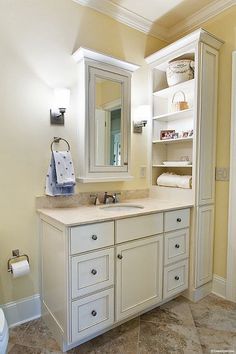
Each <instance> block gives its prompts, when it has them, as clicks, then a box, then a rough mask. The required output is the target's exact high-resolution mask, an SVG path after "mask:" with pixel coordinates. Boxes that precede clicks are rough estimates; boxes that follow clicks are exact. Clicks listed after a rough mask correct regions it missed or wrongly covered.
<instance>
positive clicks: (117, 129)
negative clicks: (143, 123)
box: [88, 67, 130, 172]
mask: <svg viewBox="0 0 236 354" xmlns="http://www.w3.org/2000/svg"><path fill="white" fill-rule="evenodd" d="M88 104H89V146H90V151H89V157H90V166H89V168H90V172H109V171H110V172H114V171H120V172H127V171H128V154H129V151H128V150H129V149H128V138H129V137H128V133H129V132H130V107H129V106H130V103H129V77H128V76H124V75H121V74H119V73H117V72H110V71H106V70H103V69H99V68H97V67H96V68H95V67H90V68H89V100H88Z"/></svg>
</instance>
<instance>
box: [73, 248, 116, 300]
mask: <svg viewBox="0 0 236 354" xmlns="http://www.w3.org/2000/svg"><path fill="white" fill-rule="evenodd" d="M71 275H72V298H76V297H79V296H82V295H86V294H89V293H91V292H94V291H97V290H101V289H104V288H106V287H108V286H111V285H113V279H114V248H109V249H106V250H101V251H97V252H91V253H89V254H84V255H81V256H74V257H72V261H71Z"/></svg>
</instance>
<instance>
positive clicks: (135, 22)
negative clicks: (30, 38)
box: [73, 0, 236, 42]
mask: <svg viewBox="0 0 236 354" xmlns="http://www.w3.org/2000/svg"><path fill="white" fill-rule="evenodd" d="M73 1H75V2H77V3H78V4H80V5H82V6H88V7H90V8H92V9H94V10H96V11H98V12H101V13H103V14H105V15H108V16H110V17H112V18H113V19H115V20H117V21H118V22H121V23H123V24H125V25H127V26H129V27H132V28H134V29H136V30H138V31H140V32H143V33H146V34H150V35H152V36H154V37H156V38H159V39H161V40H163V41H165V42H169V41H173V40H174V39H175V38H177V37H178V36H180V35H182V34H185V33H186V32H188V31H191V30H192V29H196V28H198V27H199V26H200V25H201V24H203V23H204V22H206V21H208V20H210V19H211V18H213V17H215V16H217V15H219V14H220V13H221V12H223V11H225V10H227V9H229V8H230V7H232V6H234V5H236V0H215V1H213V2H212V3H210V4H209V5H206V6H204V7H203V8H202V9H201V10H199V11H197V12H195V13H193V14H192V15H190V16H188V17H186V18H185V19H184V20H183V21H180V22H178V23H177V24H175V25H174V26H171V27H164V26H161V25H159V24H158V21H156V22H153V21H151V20H149V19H147V18H144V17H142V16H140V15H138V14H136V13H134V12H132V11H130V10H127V9H126V8H124V7H122V6H120V5H117V4H114V3H113V2H111V1H109V0H73ZM144 6H145V5H144Z"/></svg>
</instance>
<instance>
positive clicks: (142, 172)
mask: <svg viewBox="0 0 236 354" xmlns="http://www.w3.org/2000/svg"><path fill="white" fill-rule="evenodd" d="M146 173H147V167H146V166H140V170H139V176H140V178H145V177H146Z"/></svg>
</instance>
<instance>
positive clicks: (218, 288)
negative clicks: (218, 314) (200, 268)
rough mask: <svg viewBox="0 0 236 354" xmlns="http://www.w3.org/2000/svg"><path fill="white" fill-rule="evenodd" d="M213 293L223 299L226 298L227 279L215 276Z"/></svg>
mask: <svg viewBox="0 0 236 354" xmlns="http://www.w3.org/2000/svg"><path fill="white" fill-rule="evenodd" d="M212 292H213V294H215V295H217V296H220V297H223V298H224V299H225V297H226V279H225V278H222V277H219V275H216V274H214V275H213V281H212Z"/></svg>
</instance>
